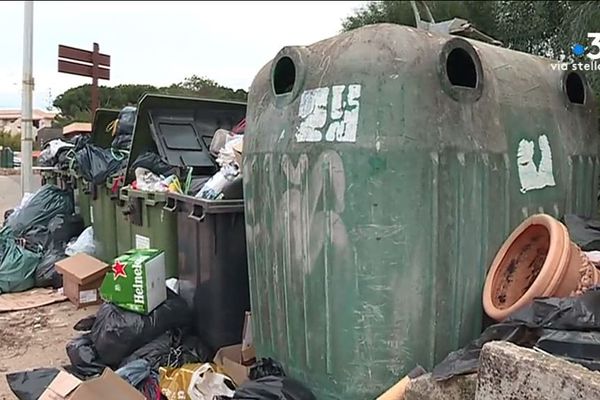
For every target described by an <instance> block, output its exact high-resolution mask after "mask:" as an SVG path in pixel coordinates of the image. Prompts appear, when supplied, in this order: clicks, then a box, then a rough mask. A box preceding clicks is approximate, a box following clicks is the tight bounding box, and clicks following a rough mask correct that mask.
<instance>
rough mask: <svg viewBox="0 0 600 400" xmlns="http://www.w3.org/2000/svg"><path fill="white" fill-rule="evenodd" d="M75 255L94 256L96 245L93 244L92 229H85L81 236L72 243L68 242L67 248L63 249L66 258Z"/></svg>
mask: <svg viewBox="0 0 600 400" xmlns="http://www.w3.org/2000/svg"><path fill="white" fill-rule="evenodd" d="M77 253H85V254H89V255H90V256H94V255H95V254H96V244H95V242H94V228H93V227H91V226H89V227H87V228H85V230H84V231H83V232H81V235H79V237H77V239H75V240H74V241H72V242H69V244H68V245H67V248H66V249H65V254H66V255H67V256H72V255H75V254H77Z"/></svg>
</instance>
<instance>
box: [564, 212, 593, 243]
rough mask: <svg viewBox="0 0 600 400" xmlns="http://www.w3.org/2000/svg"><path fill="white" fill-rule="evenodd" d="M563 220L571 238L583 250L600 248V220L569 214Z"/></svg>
mask: <svg viewBox="0 0 600 400" xmlns="http://www.w3.org/2000/svg"><path fill="white" fill-rule="evenodd" d="M563 222H564V223H565V225H566V226H567V230H568V231H569V236H570V237H571V240H572V241H573V242H575V244H577V245H578V246H579V247H581V249H582V250H583V251H594V250H600V221H596V220H593V219H590V218H584V217H578V216H577V215H572V214H568V215H565V217H564V218H563Z"/></svg>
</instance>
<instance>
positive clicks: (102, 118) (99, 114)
mask: <svg viewBox="0 0 600 400" xmlns="http://www.w3.org/2000/svg"><path fill="white" fill-rule="evenodd" d="M118 116H119V110H110V109H108V108H99V109H97V110H96V112H95V113H94V122H93V123H92V133H91V134H90V135H91V136H90V141H91V143H93V144H95V145H96V146H99V147H101V148H103V149H107V148H109V147H110V144H111V143H112V141H113V137H112V134H111V132H110V130H109V131H108V132H107V129H108V125H109V124H110V123H111V122H113V121H114V120H115V119H117V117H118Z"/></svg>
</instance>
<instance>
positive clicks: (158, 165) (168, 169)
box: [130, 152, 177, 176]
mask: <svg viewBox="0 0 600 400" xmlns="http://www.w3.org/2000/svg"><path fill="white" fill-rule="evenodd" d="M137 168H145V169H147V170H148V171H151V172H152V173H154V174H155V175H162V176H170V175H177V168H175V167H172V166H170V165H169V164H167V163H166V162H164V161H163V160H162V159H161V158H160V156H159V155H158V154H156V153H152V152H146V153H142V154H140V155H139V156H138V157H137V158H136V159H135V161H133V163H131V167H130V171H134V173H135V170H136V169H137Z"/></svg>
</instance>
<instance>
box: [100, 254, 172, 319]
mask: <svg viewBox="0 0 600 400" xmlns="http://www.w3.org/2000/svg"><path fill="white" fill-rule="evenodd" d="M165 275H166V274H165V253H163V252H162V251H160V250H155V249H136V250H129V251H128V252H127V253H125V254H123V255H122V256H120V257H117V258H116V259H115V261H114V263H113V265H112V269H111V270H110V271H109V272H108V273H107V274H106V276H105V277H104V281H102V286H100V296H102V299H104V301H107V302H109V303H113V304H115V305H117V306H119V307H121V308H123V309H125V310H129V311H133V312H137V313H139V314H148V313H150V312H151V311H152V310H154V309H155V308H156V307H158V306H159V305H160V304H161V303H162V302H163V301H165V300H166V299H167V285H166V282H165V280H166V276H165Z"/></svg>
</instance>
